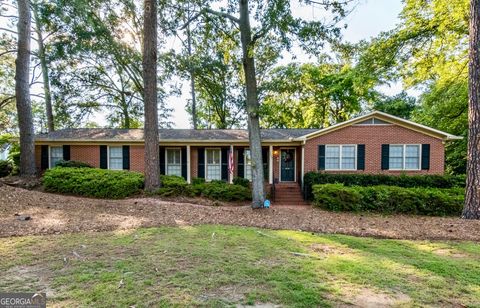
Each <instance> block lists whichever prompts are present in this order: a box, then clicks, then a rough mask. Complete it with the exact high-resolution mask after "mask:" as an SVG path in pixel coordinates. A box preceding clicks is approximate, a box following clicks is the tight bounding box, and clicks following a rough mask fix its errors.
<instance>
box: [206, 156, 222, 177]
mask: <svg viewBox="0 0 480 308" xmlns="http://www.w3.org/2000/svg"><path fill="white" fill-rule="evenodd" d="M207 150H218V151H220V180H219V181H221V180H222V148H205V149H204V152H203V155H204V159H205V161H204V165H205V166H204V168H205V182H210V181H212V180H207V165H208V163H207V162H208V159H207ZM216 181H217V180H216Z"/></svg>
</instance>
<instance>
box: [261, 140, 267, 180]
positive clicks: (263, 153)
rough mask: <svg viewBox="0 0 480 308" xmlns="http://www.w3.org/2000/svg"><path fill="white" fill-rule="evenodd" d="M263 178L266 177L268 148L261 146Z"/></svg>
mask: <svg viewBox="0 0 480 308" xmlns="http://www.w3.org/2000/svg"><path fill="white" fill-rule="evenodd" d="M262 160H263V179H268V148H265V147H263V148H262Z"/></svg>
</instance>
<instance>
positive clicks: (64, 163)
mask: <svg viewBox="0 0 480 308" xmlns="http://www.w3.org/2000/svg"><path fill="white" fill-rule="evenodd" d="M55 167H64V168H93V166H91V165H89V164H87V163H84V162H82V161H78V160H59V161H57V162H56V163H55Z"/></svg>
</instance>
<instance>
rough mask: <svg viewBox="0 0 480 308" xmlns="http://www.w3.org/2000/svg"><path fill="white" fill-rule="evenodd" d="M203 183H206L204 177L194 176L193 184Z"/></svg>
mask: <svg viewBox="0 0 480 308" xmlns="http://www.w3.org/2000/svg"><path fill="white" fill-rule="evenodd" d="M202 183H205V179H204V178H193V179H192V184H193V185H196V184H202Z"/></svg>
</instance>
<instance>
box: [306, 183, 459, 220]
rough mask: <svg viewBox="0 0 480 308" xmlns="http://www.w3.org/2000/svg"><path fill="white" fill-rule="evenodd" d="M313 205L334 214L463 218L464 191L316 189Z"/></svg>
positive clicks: (332, 186)
mask: <svg viewBox="0 0 480 308" xmlns="http://www.w3.org/2000/svg"><path fill="white" fill-rule="evenodd" d="M313 195H314V201H313V204H314V205H315V206H318V207H322V208H325V209H328V210H333V211H353V212H362V211H368V212H379V213H388V214H391V213H403V214H417V215H429V216H446V215H460V214H461V212H462V208H463V201H464V191H463V189H462V188H450V189H438V188H421V187H412V188H404V187H397V186H386V185H380V186H368V187H361V186H345V185H343V184H320V185H314V186H313Z"/></svg>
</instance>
